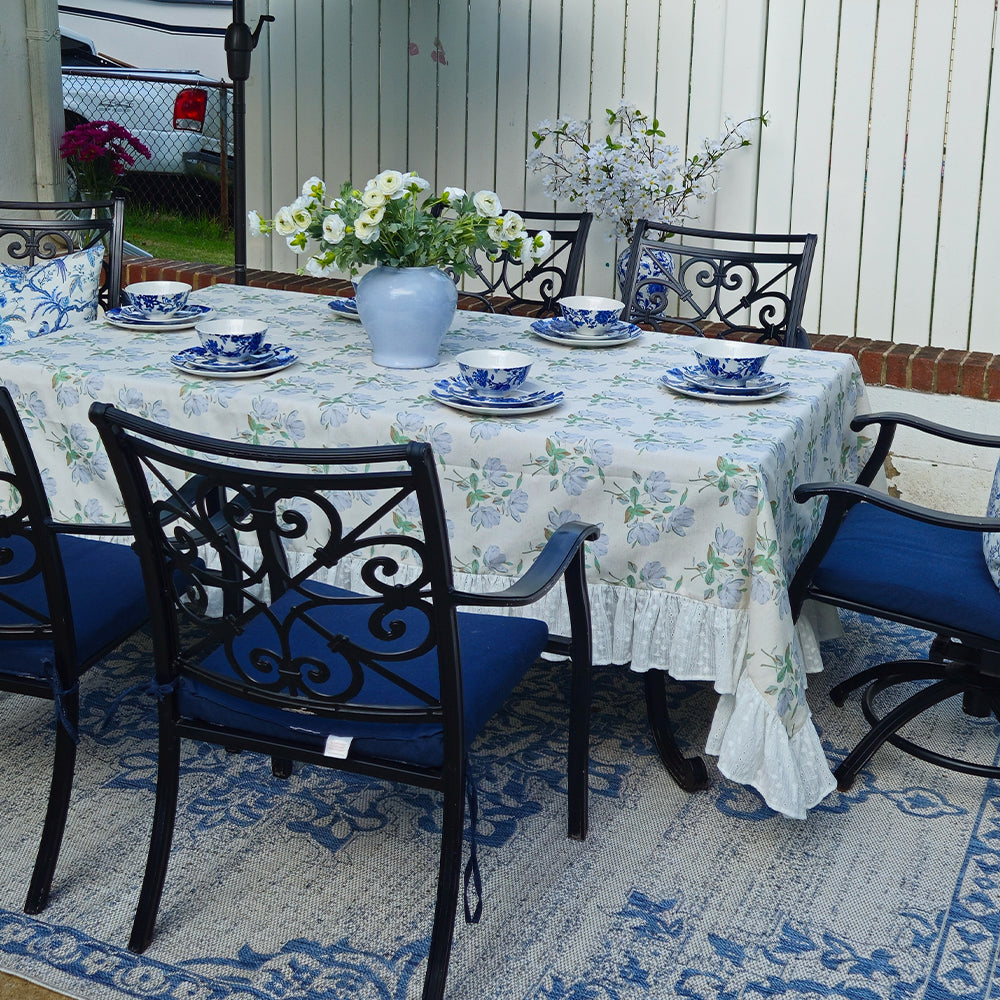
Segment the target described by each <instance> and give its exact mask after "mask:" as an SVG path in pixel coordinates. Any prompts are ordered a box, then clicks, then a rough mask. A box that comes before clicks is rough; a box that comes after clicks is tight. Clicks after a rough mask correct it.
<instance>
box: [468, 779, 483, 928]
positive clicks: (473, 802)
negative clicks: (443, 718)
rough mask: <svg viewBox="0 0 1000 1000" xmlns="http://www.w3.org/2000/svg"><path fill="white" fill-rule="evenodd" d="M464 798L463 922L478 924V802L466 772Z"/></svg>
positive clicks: (480, 902) (480, 895) (480, 888)
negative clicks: (471, 899)
mask: <svg viewBox="0 0 1000 1000" xmlns="http://www.w3.org/2000/svg"><path fill="white" fill-rule="evenodd" d="M465 798H466V801H467V802H468V804H469V860H468V861H467V862H466V865H465V892H464V896H465V900H464V902H465V922H466V923H467V924H478V923H479V918H480V917H481V916H482V915H483V880H482V878H481V877H480V874H479V849H478V846H477V844H476V824H477V823H478V822H479V800H478V798H477V796H476V783H475V782H474V781H473V780H472V777H471V776H470V775H469V774H468V772H466V775H465ZM470 881H471V882H472V886H473V889H474V890H475V893H476V908H475V910H474V911H473V910H472V909H471V908H470V906H469V882H470Z"/></svg>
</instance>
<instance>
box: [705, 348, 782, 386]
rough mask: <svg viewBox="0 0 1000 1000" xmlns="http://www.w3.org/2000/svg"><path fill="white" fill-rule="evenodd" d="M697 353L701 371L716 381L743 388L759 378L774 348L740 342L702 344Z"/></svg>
mask: <svg viewBox="0 0 1000 1000" xmlns="http://www.w3.org/2000/svg"><path fill="white" fill-rule="evenodd" d="M694 353H695V357H696V358H697V359H698V364H699V366H700V367H701V370H702V371H703V372H704V373H705V374H706V375H708V376H709V377H710V378H711V379H713V380H714V381H716V382H732V383H733V384H735V385H743V384H744V383H745V382H747V381H748V380H749V379H753V378H757V376H758V375H760V373H761V370H762V369H763V367H764V362H765V361H766V360H767V356H768V354H770V353H771V348H770V347H768V346H767V345H766V344H750V343H746V342H745V341H741V340H704V341H702V340H699V341H698V345H697V346H696V347H695V349H694Z"/></svg>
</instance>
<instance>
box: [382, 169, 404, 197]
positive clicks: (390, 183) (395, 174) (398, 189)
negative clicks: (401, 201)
mask: <svg viewBox="0 0 1000 1000" xmlns="http://www.w3.org/2000/svg"><path fill="white" fill-rule="evenodd" d="M374 180H375V184H376V185H377V186H378V189H379V191H381V192H382V194H384V195H385V196H386V197H387V198H400V197H402V196H403V195H404V194H405V193H406V192H405V191H404V189H403V175H402V174H401V173H400V172H399V171H398V170H383V171H382V173H380V174H377V175H376V176H375V178H374Z"/></svg>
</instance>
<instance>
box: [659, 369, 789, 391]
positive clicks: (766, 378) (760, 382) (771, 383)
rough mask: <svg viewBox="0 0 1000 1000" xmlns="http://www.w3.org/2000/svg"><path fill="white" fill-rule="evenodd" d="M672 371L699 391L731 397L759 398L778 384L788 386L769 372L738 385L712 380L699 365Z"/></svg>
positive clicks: (728, 381) (736, 383)
mask: <svg viewBox="0 0 1000 1000" xmlns="http://www.w3.org/2000/svg"><path fill="white" fill-rule="evenodd" d="M674 370H675V371H680V373H681V375H683V376H684V378H685V380H686V381H687V382H688V383H689V384H690V385H695V386H698V388H700V389H708V390H709V391H710V392H723V393H726V394H727V395H731V396H759V395H760V394H761V393H762V392H769V391H770V390H771V389H777V387H778V386H779V385H780V384H784V385H785V386H786V387H787V385H788V383H787V382H784V383H782V381H781V380H780V379H777V378H775V377H774V376H773V375H772V374H770V372H762V373H761V374H760V375H757V376H756V377H754V378H748V379H747V380H746V382H743V383H740V382H734V381H732V380H727V379H717V378H713V377H712V376H711V375H709V374H708V372H706V371H705V370H704V369H703V368H701V367H700V366H699V365H691V366H690V367H689V368H680V369H674Z"/></svg>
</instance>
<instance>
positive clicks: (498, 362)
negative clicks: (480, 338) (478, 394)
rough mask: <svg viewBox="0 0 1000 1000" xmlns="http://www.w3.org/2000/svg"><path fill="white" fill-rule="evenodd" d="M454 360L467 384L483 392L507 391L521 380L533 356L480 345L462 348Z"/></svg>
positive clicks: (518, 384) (514, 387)
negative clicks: (471, 348)
mask: <svg viewBox="0 0 1000 1000" xmlns="http://www.w3.org/2000/svg"><path fill="white" fill-rule="evenodd" d="M455 360H456V361H457V362H458V370H459V372H460V373H461V375H462V378H464V379H465V381H466V382H468V383H469V385H472V386H475V387H476V388H477V389H480V390H482V391H483V392H510V391H511V390H512V389H517V388H519V387H520V386H522V385H523V384H524V380H525V379H526V378H527V377H528V372H529V371H530V370H531V365H532V363H533V362H534V360H535V359H534V358H533V357H532V356H531V355H530V354H522V353H521V352H520V351H508V350H504V349H503V348H482V349H480V350H476V351H463V352H462V353H461V354H459V355H458V357H457V358H455Z"/></svg>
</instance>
